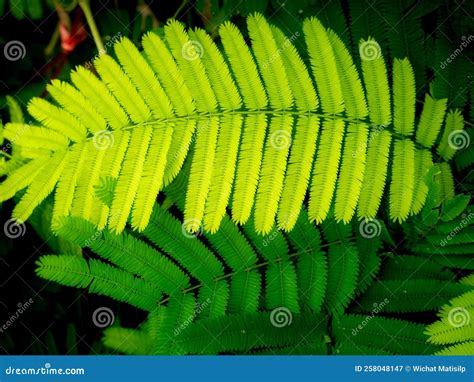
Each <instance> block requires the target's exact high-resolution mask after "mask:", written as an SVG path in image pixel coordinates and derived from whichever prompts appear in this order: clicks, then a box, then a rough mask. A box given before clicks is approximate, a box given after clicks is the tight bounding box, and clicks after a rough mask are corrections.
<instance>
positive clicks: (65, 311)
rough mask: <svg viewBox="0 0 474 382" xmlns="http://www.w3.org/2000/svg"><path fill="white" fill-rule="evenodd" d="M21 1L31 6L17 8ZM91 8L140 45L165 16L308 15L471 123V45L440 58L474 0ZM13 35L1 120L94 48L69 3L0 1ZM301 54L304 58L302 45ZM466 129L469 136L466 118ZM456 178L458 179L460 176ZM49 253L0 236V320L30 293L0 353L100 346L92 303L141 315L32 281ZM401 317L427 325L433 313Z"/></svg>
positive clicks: (0, 21) (285, 22)
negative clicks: (402, 62) (377, 53)
mask: <svg viewBox="0 0 474 382" xmlns="http://www.w3.org/2000/svg"><path fill="white" fill-rule="evenodd" d="M22 3H23V4H29V3H31V4H30V7H29V8H25V9H22V8H21V7H20V5H21V4H22ZM91 8H92V13H93V15H94V19H95V20H96V23H97V25H98V27H99V31H100V34H101V36H102V37H103V40H104V43H105V44H106V46H107V42H108V41H111V40H113V39H114V37H116V36H118V35H123V36H128V37H130V38H131V39H132V40H133V41H134V42H135V43H137V44H138V45H139V43H140V37H141V35H142V34H143V33H144V32H145V31H148V30H151V29H155V30H156V31H158V32H159V29H160V27H161V26H163V25H164V24H165V23H166V20H167V19H168V18H171V17H176V18H177V19H179V20H181V21H183V22H185V23H186V24H187V25H188V26H190V27H194V26H198V27H204V28H206V29H207V30H208V31H209V32H210V33H211V34H213V35H214V36H216V34H217V33H216V27H217V25H218V24H219V23H220V22H222V21H223V20H226V19H231V20H232V21H233V22H234V23H236V24H237V25H239V26H243V27H244V26H245V23H244V20H245V19H244V17H245V16H246V15H248V14H249V13H251V12H253V11H260V12H263V13H264V14H265V15H266V17H267V18H269V19H270V21H271V22H272V23H275V24H277V25H278V26H280V27H281V28H282V29H283V31H285V32H286V33H287V35H288V36H292V35H296V36H298V35H300V36H302V33H301V25H300V23H301V21H302V20H303V19H304V18H306V17H308V16H312V15H315V16H317V17H318V18H319V19H320V20H321V21H322V22H323V23H325V24H326V25H327V26H329V27H331V28H333V29H334V30H335V31H336V32H337V33H338V34H339V35H341V37H342V38H343V40H344V42H346V43H347V44H350V45H351V46H352V49H353V52H354V53H357V49H356V48H355V47H356V46H357V43H358V40H359V39H360V38H362V37H367V36H369V35H371V36H373V37H375V38H376V39H377V41H378V42H379V43H380V45H381V46H382V49H383V54H384V56H385V57H386V59H387V60H391V58H392V57H403V56H408V57H409V59H410V60H411V62H412V63H413V66H414V69H415V74H416V81H417V91H418V96H419V97H420V98H419V101H420V102H421V101H422V99H421V95H422V94H424V93H425V92H427V91H428V90H429V88H430V87H431V91H432V94H433V95H434V96H435V97H437V98H443V97H449V104H450V105H449V106H450V108H453V107H458V108H461V109H463V112H464V115H465V119H466V120H467V121H472V119H471V118H472V115H473V113H472V110H469V109H468V107H467V106H466V105H469V103H470V104H471V105H472V104H473V102H472V97H473V77H472V59H473V49H472V43H470V45H469V44H468V46H467V48H463V49H462V52H461V54H459V55H456V57H455V58H454V59H453V60H452V62H451V63H448V64H447V65H445V67H444V68H443V65H442V64H443V63H446V62H445V61H446V60H447V58H448V57H450V56H451V55H452V54H453V53H454V52H456V49H460V46H461V44H462V43H463V42H464V41H469V40H470V37H472V36H471V33H472V32H473V30H472V25H473V16H474V2H472V1H468V0H465V1H463V0H459V1H440V0H430V1H406V0H385V1H379V0H369V1H364V0H355V1H348V0H342V1H334V0H333V1H317V0H262V1H260V0H259V1H253V0H249V1H245V0H244V1H238V0H220V1H217V0H198V1H183V2H181V1H151V0H150V1H149V0H146V1H125V0H122V1H119V0H116V1H108V0H92V1H91ZM68 21H69V22H70V24H71V25H72V33H71V36H70V40H69V42H72V44H73V47H74V48H73V49H72V51H70V52H65V51H64V49H62V48H61V41H60V40H59V39H58V35H57V32H56V31H57V28H58V23H61V24H62V25H63V26H64V25H66V26H67V24H68ZM81 25H82V26H83V27H84V28H85V30H86V33H85V34H84V35H83V36H81V33H76V34H74V26H76V27H77V26H81ZM472 38H474V37H472ZM13 40H17V41H21V42H22V43H23V44H24V46H25V50H26V51H25V56H24V57H23V58H22V59H20V60H17V61H9V60H7V59H6V57H5V54H0V68H1V69H0V112H1V117H2V120H3V121H4V122H6V121H8V119H9V115H8V111H7V108H6V99H5V96H6V95H10V96H13V97H14V98H15V99H16V100H17V101H18V102H19V103H20V105H21V106H22V107H23V109H25V107H26V104H27V101H28V100H29V99H30V98H31V97H33V96H39V95H45V87H46V84H47V83H48V82H49V81H50V80H51V79H53V78H62V79H67V78H68V72H69V70H70V69H71V68H73V67H74V66H76V65H80V64H86V63H88V62H90V60H91V59H93V57H94V56H95V54H96V53H97V49H96V47H95V44H94V41H93V39H92V37H91V36H90V34H89V29H88V26H87V25H86V21H85V18H84V14H83V12H82V10H81V9H80V8H79V7H78V6H77V5H76V4H75V2H74V1H56V2H54V1H51V0H47V1H45V0H36V1H28V0H27V1H24V2H22V1H8V0H0V45H1V47H2V51H3V48H4V46H5V44H6V43H8V42H9V41H13ZM294 42H295V44H296V46H297V47H298V48H300V50H301V48H303V45H304V41H303V39H302V38H296V39H295V41H294ZM301 51H302V53H303V55H304V50H301ZM469 100H470V102H469ZM471 107H472V106H471ZM469 116H471V118H469ZM468 131H470V132H471V134H472V125H471V128H469V130H468ZM465 175H466V174H464V176H465ZM455 176H457V177H458V178H459V174H455ZM458 180H460V179H458ZM472 183H473V180H472V171H471V173H470V174H467V177H466V178H464V179H463V186H462V187H464V188H466V189H467V190H472ZM460 187H461V186H458V188H460ZM466 189H461V190H460V191H461V192H462V191H464V192H465V191H466ZM0 208H1V217H2V220H1V221H2V224H4V222H6V221H7V220H8V219H9V218H10V216H11V209H12V202H11V201H10V202H9V203H5V204H3V205H2V206H1V207H0ZM49 240H51V238H49ZM48 253H52V251H51V249H50V248H49V247H48V238H44V237H43V238H42V237H39V236H38V234H37V233H36V232H35V230H34V229H33V227H32V226H31V225H27V226H26V232H25V234H24V236H22V237H21V238H18V239H9V238H7V237H5V236H3V235H2V236H1V237H0V289H1V292H0V324H3V323H4V322H5V321H6V320H8V318H9V316H11V314H12V313H13V312H15V311H16V310H17V309H18V306H19V305H18V304H24V303H25V302H26V301H28V300H29V299H30V298H31V299H32V300H33V304H31V306H30V307H29V308H27V309H25V311H24V312H23V313H22V314H21V316H20V317H19V319H18V320H16V321H15V322H14V323H12V325H11V326H10V327H9V328H8V330H7V331H5V333H2V334H1V335H0V353H3V354H5V353H6V354H77V353H78V354H95V353H104V352H106V351H107V350H106V349H104V348H103V345H101V343H100V341H99V340H100V337H101V332H102V329H100V328H97V327H96V326H94V324H93V322H92V320H91V315H92V312H93V311H94V309H96V308H97V307H100V306H108V307H110V308H112V309H113V311H114V312H115V313H116V317H120V319H121V320H122V324H123V325H124V326H136V325H137V324H138V323H140V322H142V321H143V320H144V319H145V315H144V314H142V313H141V312H138V311H137V310H136V309H132V308H130V307H129V306H127V305H126V304H120V303H117V302H113V301H112V300H110V299H107V298H101V297H98V296H93V295H89V294H88V293H87V292H86V291H77V290H73V289H71V288H61V287H59V286H58V285H56V284H51V283H47V282H45V281H43V280H40V279H39V278H37V277H36V275H35V273H34V269H35V260H36V259H37V258H38V257H39V256H40V255H42V254H48ZM407 318H409V319H411V320H413V321H418V322H424V321H426V322H428V321H429V320H432V318H433V317H431V316H430V317H423V316H420V315H417V316H416V318H415V317H407ZM117 319H118V318H117Z"/></svg>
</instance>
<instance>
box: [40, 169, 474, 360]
mask: <svg viewBox="0 0 474 382" xmlns="http://www.w3.org/2000/svg"><path fill="white" fill-rule="evenodd" d="M188 171H189V165H186V166H185V169H184V171H182V172H181V173H180V175H178V178H177V179H176V181H175V182H173V183H172V184H171V185H170V186H168V187H167V189H166V195H167V198H166V199H165V201H164V202H163V203H162V204H161V205H160V204H156V205H155V206H154V208H153V212H152V219H151V222H150V224H149V225H148V226H147V228H146V229H145V230H144V231H143V232H142V233H141V234H139V235H137V234H136V233H134V232H133V231H131V230H128V229H127V230H128V232H123V233H121V234H120V235H116V234H113V233H111V232H109V231H107V230H104V231H97V230H96V229H95V227H94V226H93V224H91V223H90V222H87V221H85V220H83V219H81V218H75V217H65V218H62V219H61V221H60V223H59V225H58V228H57V229H58V231H57V232H58V234H59V236H60V237H61V238H62V239H64V240H67V241H68V242H72V243H74V244H76V245H80V246H82V247H87V248H90V249H91V250H92V251H93V252H94V253H95V254H97V255H98V256H99V258H100V260H98V259H97V258H95V256H94V257H91V258H90V259H89V260H87V259H85V258H82V257H77V256H71V255H63V256H57V255H48V256H43V257H41V258H40V259H39V261H38V269H37V273H38V275H39V276H40V277H43V278H46V279H48V280H52V281H56V282H59V283H61V284H63V285H68V286H73V287H79V288H88V290H89V292H91V293H99V294H103V295H106V296H109V297H112V298H114V299H117V300H119V301H123V302H126V303H128V304H132V305H133V306H135V307H137V308H139V309H143V310H145V311H148V312H149V318H148V320H147V321H146V322H144V323H143V325H141V327H140V328H139V329H130V328H122V327H119V326H114V327H112V328H109V329H106V331H105V336H104V339H103V341H104V344H105V345H106V346H108V347H111V348H112V349H114V350H115V351H118V352H124V353H130V354H170V353H176V354H188V353H191V354H195V353H205V354H215V353H222V352H224V353H226V352H231V353H249V352H255V351H257V352H266V353H268V354H272V353H273V354H278V353H279V352H281V353H282V354H355V353H357V354H359V353H360V354H386V353H387V354H431V353H433V352H435V351H441V347H439V346H437V345H430V344H428V343H427V342H426V341H427V340H428V336H427V335H425V334H424V333H423V332H424V330H425V329H424V326H423V325H420V324H417V323H415V322H412V321H409V320H407V319H406V318H404V316H403V315H404V314H407V313H411V312H426V311H433V310H435V309H439V308H440V307H441V306H442V305H443V304H446V303H448V301H449V300H450V299H452V298H457V296H459V295H461V294H463V293H470V292H469V291H470V290H471V289H472V288H471V287H470V286H469V284H467V283H465V282H464V283H457V282H456V281H455V280H456V275H455V273H454V272H452V271H451V270H448V269H443V267H444V266H443V264H442V263H441V264H440V263H439V262H438V259H437V258H436V257H434V258H423V254H417V253H416V252H415V253H409V252H411V251H410V248H413V243H412V242H411V241H409V242H407V243H406V245H405V246H403V248H397V251H398V252H399V253H407V254H406V255H397V254H396V253H395V252H384V247H385V248H386V245H385V246H384V245H383V243H382V240H381V238H380V237H384V236H385V235H382V236H380V237H379V235H380V234H381V233H382V230H385V229H384V228H383V225H382V224H383V223H381V222H379V221H376V224H377V225H376V227H375V228H376V231H375V233H374V231H372V230H371V229H370V227H369V228H367V227H365V226H364V224H358V223H356V222H355V221H354V222H353V224H352V225H347V224H343V223H336V222H334V220H333V219H330V220H329V221H328V222H325V223H323V225H322V231H323V239H322V238H321V237H320V232H319V230H318V228H317V227H315V226H314V225H312V224H310V223H309V222H308V219H307V216H306V214H307V213H306V211H305V210H303V211H302V212H301V214H300V216H299V217H298V220H297V223H296V225H295V229H294V230H292V231H291V232H289V233H288V234H284V233H283V232H282V231H280V230H277V229H275V230H274V231H272V232H271V233H270V234H269V235H267V236H260V235H258V234H256V233H255V231H254V230H253V229H252V227H251V223H250V222H249V223H247V224H246V225H245V226H243V230H240V229H239V228H238V227H237V226H236V225H235V224H233V223H232V222H231V219H230V217H229V216H227V215H226V216H225V217H224V219H223V222H222V226H221V228H220V229H219V230H218V231H217V232H216V233H207V232H202V233H200V234H199V235H196V236H192V235H190V234H188V233H186V231H183V227H182V225H181V224H180V222H179V220H178V219H177V218H176V217H177V216H179V215H180V214H181V212H180V210H181V209H182V208H183V206H184V198H183V196H182V189H183V185H184V184H185V183H186V182H187V179H186V174H187V173H188ZM113 187H114V182H112V181H108V182H104V185H103V187H101V188H98V189H97V194H98V195H99V196H100V198H101V200H103V201H104V203H106V204H107V203H110V201H111V200H112V198H113ZM171 200H175V202H171ZM458 212H459V214H460V213H461V212H462V210H460V211H458ZM456 217H457V215H455V216H449V221H448V222H449V223H450V224H455V223H456ZM413 219H415V218H411V220H413ZM447 220H448V219H447ZM473 220H474V219H473ZM363 223H364V222H363ZM413 223H414V222H413V221H410V222H408V223H407V226H413V225H414V224H413ZM469 223H470V224H467V225H466V226H463V227H462V230H461V232H459V233H458V235H461V234H464V233H465V232H466V233H468V232H469V230H471V224H472V222H471V221H470V222H469ZM435 227H438V228H439V229H442V228H441V227H443V225H442V224H439V223H438V224H435ZM432 229H433V230H434V228H432ZM466 230H467V231H466ZM421 235H422V233H421V231H419V232H418V233H417V234H416V237H415V234H414V233H413V234H412V238H411V240H415V241H419V240H420V236H421ZM385 241H386V242H387V243H388V244H389V243H390V242H391V239H390V237H386V238H385ZM452 245H456V244H455V243H450V244H449V245H448V248H450V247H452ZM465 245H468V244H465ZM389 248H390V246H389ZM405 251H406V252H405ZM447 253H449V251H447ZM454 253H455V251H454ZM104 260H105V261H107V263H104ZM387 315H388V316H387ZM393 315H395V318H396V319H394V316H393ZM363 331H367V332H365V333H364V335H362V334H361V335H359V334H360V333H362V332H363ZM367 333H370V335H367Z"/></svg>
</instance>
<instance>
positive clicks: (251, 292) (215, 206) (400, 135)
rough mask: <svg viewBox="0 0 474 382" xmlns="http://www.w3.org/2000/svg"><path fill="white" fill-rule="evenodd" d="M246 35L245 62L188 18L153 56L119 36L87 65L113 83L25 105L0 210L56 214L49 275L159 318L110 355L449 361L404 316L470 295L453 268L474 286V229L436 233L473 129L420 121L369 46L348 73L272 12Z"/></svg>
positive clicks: (405, 73) (447, 218) (337, 54)
mask: <svg viewBox="0 0 474 382" xmlns="http://www.w3.org/2000/svg"><path fill="white" fill-rule="evenodd" d="M248 31H249V35H250V39H251V41H252V44H251V49H250V48H249V47H248V45H247V44H246V42H245V40H244V38H243V37H242V34H241V33H240V32H239V30H238V29H237V28H236V27H235V26H234V25H232V24H230V23H225V24H224V25H223V26H222V27H221V29H220V31H219V32H220V38H221V43H222V50H220V49H219V48H218V47H217V45H216V44H215V43H214V42H213V41H212V40H211V39H210V37H209V36H208V35H207V34H206V33H205V32H204V31H202V30H199V29H197V30H194V31H189V32H186V31H185V30H184V27H183V26H182V25H181V24H179V23H177V22H175V21H171V22H169V23H168V25H167V26H166V27H165V28H164V37H163V38H162V37H159V35H158V34H153V33H149V34H147V35H146V36H145V37H144V39H143V47H144V51H143V52H140V51H138V49H137V48H135V47H134V45H133V44H132V43H131V42H130V41H129V40H127V39H122V40H121V41H120V42H119V43H118V44H116V46H115V48H114V51H115V54H116V56H117V58H118V63H117V62H116V61H115V60H114V59H113V58H111V57H109V56H101V57H100V58H98V59H97V60H95V61H94V64H95V68H96V69H97V71H98V73H99V74H100V79H99V78H97V77H96V76H94V74H92V73H91V72H89V71H87V70H85V69H84V68H82V67H78V68H77V69H76V70H75V71H74V72H73V73H72V74H71V80H72V82H73V84H74V85H75V87H74V86H72V85H70V84H68V83H65V82H61V81H58V80H55V81H53V83H52V84H51V85H49V86H48V90H49V93H50V95H51V96H52V98H53V99H54V100H55V101H56V102H57V105H56V104H53V103H52V102H49V101H46V100H44V99H40V98H36V99H33V100H32V101H31V102H30V104H29V106H28V111H29V113H30V115H31V116H32V117H33V118H35V119H36V120H37V121H38V122H39V123H40V124H41V125H40V126H35V125H30V124H25V123H24V122H22V121H16V122H15V121H14V122H13V123H10V124H7V126H6V127H5V130H4V135H5V137H6V138H7V139H8V140H9V141H10V142H11V144H12V146H13V151H12V155H11V158H10V160H8V161H6V162H5V164H4V168H5V170H4V171H5V172H6V173H7V174H8V177H7V179H6V180H5V181H4V182H3V183H2V185H0V200H2V201H3V200H6V199H9V198H11V197H13V196H14V195H15V194H17V193H18V194H19V197H20V201H19V202H18V204H17V206H16V207H15V210H14V212H13V216H14V218H16V219H18V220H20V221H23V220H26V219H27V218H28V217H29V216H30V215H31V214H32V213H33V211H34V210H35V208H36V207H37V206H38V205H39V204H40V203H42V202H43V203H44V201H45V200H46V203H48V204H49V205H50V206H51V209H52V216H51V217H49V216H48V218H47V220H48V226H49V224H51V226H52V230H53V232H54V233H55V234H57V235H58V236H59V238H60V239H61V240H63V241H64V242H66V243H69V244H71V243H72V245H71V247H68V248H67V251H68V253H70V254H67V255H64V254H63V255H59V256H58V255H50V256H43V257H41V258H40V260H39V261H38V269H37V272H38V274H39V275H40V276H41V277H43V278H46V279H48V280H53V281H56V282H59V283H61V284H64V285H68V286H73V287H79V288H87V289H88V290H89V292H92V293H98V294H103V295H106V296H109V297H112V298H114V299H116V300H118V301H121V302H125V303H128V304H131V305H133V306H135V307H137V308H140V309H142V310H145V311H147V312H148V313H149V318H148V320H147V321H146V322H145V323H144V324H143V325H142V327H141V328H140V329H138V330H137V329H128V328H121V327H113V328H109V329H107V331H106V333H105V337H104V343H105V344H106V345H108V346H109V347H111V348H113V349H115V350H117V351H120V352H125V353H132V354H137V353H140V354H142V353H151V354H168V353H178V354H183V353H223V352H232V353H249V352H267V353H268V352H270V353H279V352H282V353H290V352H295V353H310V354H327V353H330V354H332V353H339V354H354V353H366V354H367V353H377V354H382V353H383V354H385V353H386V352H387V353H396V354H408V353H413V354H420V353H433V352H435V351H440V347H438V346H436V345H431V344H427V343H426V339H427V338H428V336H427V335H426V334H424V333H423V331H424V326H423V325H422V324H420V323H415V322H412V320H410V319H409V318H407V317H406V315H407V314H409V313H411V312H420V311H423V312H425V311H428V312H429V311H433V310H436V309H439V308H440V307H441V305H442V304H445V303H448V301H449V300H451V299H452V298H455V297H456V296H459V295H460V294H462V293H466V292H468V291H469V289H470V287H469V285H465V284H460V283H457V275H456V274H455V273H454V272H453V271H452V270H450V269H445V268H444V266H447V267H449V268H455V269H459V270H468V269H472V268H471V266H470V260H469V259H468V258H467V257H466V256H464V254H468V253H470V251H471V247H472V240H469V232H470V228H468V231H467V232H466V231H463V233H462V234H458V236H457V239H456V241H453V242H452V243H450V245H449V246H447V247H446V248H445V246H443V245H439V243H438V242H437V240H438V239H439V236H436V235H437V234H439V232H443V231H442V230H443V229H446V227H445V226H443V224H444V223H446V224H451V225H453V224H455V221H456V220H455V219H456V218H457V217H458V215H459V213H460V212H461V211H462V210H463V209H464V208H465V207H466V205H467V204H468V203H469V198H466V197H464V196H462V195H461V196H457V197H455V191H454V180H453V175H452V167H451V162H450V160H451V159H452V157H453V155H454V154H455V152H456V150H455V148H454V147H453V146H452V145H450V144H449V138H450V136H451V134H452V133H453V132H459V131H461V130H462V129H463V128H464V121H463V117H462V115H461V113H460V112H459V111H458V110H452V111H449V112H447V113H446V110H447V105H448V100H447V99H445V98H442V99H437V98H436V97H435V96H433V94H432V95H430V94H427V95H426V96H425V102H424V105H423V108H422V111H421V114H420V116H419V117H417V116H416V108H415V102H416V90H415V89H416V88H415V75H417V74H418V73H419V71H415V70H414V69H413V68H412V65H411V64H410V62H409V61H408V60H407V59H405V58H402V57H399V58H395V59H394V63H393V66H392V67H391V68H388V69H387V67H386V65H385V62H384V58H383V56H382V54H381V46H380V45H379V44H378V43H377V42H376V41H375V40H374V39H372V38H368V39H367V40H362V41H361V42H360V44H359V52H360V57H361V61H360V62H359V60H356V61H357V62H356V63H354V61H353V59H352V57H351V55H350V53H349V49H347V48H346V47H345V45H344V43H343V42H342V40H341V39H340V38H339V37H338V36H337V35H336V34H335V33H334V32H333V31H331V30H328V29H326V28H325V27H323V25H322V24H321V23H320V22H319V21H318V20H317V19H314V18H312V19H309V20H307V21H305V23H304V24H303V31H304V34H305V41H306V44H307V52H306V53H307V54H308V55H309V65H307V64H306V63H305V61H303V59H302V57H301V55H300V53H299V52H298V51H297V50H296V48H294V46H293V45H292V41H290V40H289V39H288V38H287V37H285V36H284V34H283V33H282V32H281V31H280V30H279V29H278V28H276V27H274V26H272V25H270V24H268V23H267V22H266V20H265V19H264V18H263V17H262V16H260V15H259V14H256V15H253V16H251V17H249V18H248ZM383 45H384V44H382V46H383ZM392 49H393V51H392V54H393V52H396V51H397V49H398V50H400V51H402V49H400V48H397V47H395V46H394V47H393V48H392ZM308 66H309V67H310V68H311V70H309V69H308ZM358 66H360V68H361V70H362V80H363V81H361V79H360V76H359V71H358V69H357V67H358ZM313 77H314V83H315V84H314V83H313ZM389 79H391V81H389ZM389 83H391V84H392V85H391V86H389ZM443 122H444V128H443ZM415 126H416V128H415ZM441 132H442V133H441ZM188 154H189V155H188ZM470 161H471V159H469V157H468V158H467V159H466V160H465V162H464V163H465V164H466V166H469V165H470V164H471V162H472V161H471V162H470ZM183 184H187V191H186V198H184V197H183V193H184V189H185V188H186V186H185V187H183ZM25 188H26V192H24V193H22V190H23V189H25ZM385 188H388V189H389V192H387V193H386V194H387V198H385V199H388V203H387V202H386V201H384V197H383V196H384V190H385ZM53 190H54V191H55V193H54V201H52V199H51V197H50V194H51V193H52V192H53ZM307 196H308V198H307ZM157 197H158V200H159V203H156V200H157ZM163 198H165V199H163ZM229 200H232V202H231V207H232V208H231V213H230V214H229V213H228V211H227V206H228V204H229ZM50 203H51V204H50ZM385 204H386V206H385ZM381 206H383V207H382V208H381ZM376 216H383V218H384V220H385V221H386V222H387V224H390V225H391V230H390V232H391V233H393V232H395V233H397V234H400V231H397V227H399V224H400V223H403V222H408V223H407V224H402V227H403V229H404V232H402V234H403V233H405V234H406V235H407V237H409V244H410V245H403V246H402V248H403V250H402V251H401V250H400V248H398V247H397V246H395V244H394V243H393V241H392V239H391V238H390V236H389V234H388V232H387V231H386V230H385V228H384V225H383V223H382V221H381V220H377V219H375V217H376ZM386 216H387V217H386ZM439 220H441V221H443V222H444V223H441V222H440V221H439ZM314 221H315V222H316V223H318V224H320V225H321V228H322V231H323V237H324V239H323V240H321V239H320V236H319V235H320V234H319V229H318V228H317V227H316V226H315V225H313V224H311V223H312V222H314ZM181 222H182V223H181ZM275 223H276V224H275ZM367 224H373V225H375V226H376V227H377V228H379V229H380V230H382V231H383V232H384V236H385V237H384V240H385V244H384V245H382V242H381V240H380V239H379V238H372V239H370V240H368V239H367V237H365V236H364V235H363V234H362V232H361V230H362V228H361V227H363V226H364V225H367ZM238 225H241V226H242V228H239V226H238ZM48 228H49V227H48ZM439 229H441V231H439ZM192 233H194V234H196V235H197V236H198V238H195V237H194V236H193V235H192ZM262 234H263V235H266V236H262ZM366 236H367V235H366ZM425 236H426V237H425ZM150 243H153V245H151V244H150ZM78 247H87V248H90V249H91V250H92V252H94V253H96V254H97V255H98V256H99V257H100V258H101V260H98V259H97V258H96V257H95V256H93V255H92V256H91V258H88V255H89V254H90V253H89V251H88V250H86V252H85V253H86V254H87V255H86V256H77V255H75V254H74V253H76V254H77V249H78ZM441 247H442V248H443V249H440V252H441V254H442V255H443V256H441V257H440V258H433V257H432V256H431V255H432V254H433V253H436V250H437V249H438V248H441ZM57 248H58V249H57V252H61V250H62V249H61V242H59V243H58V246H57ZM427 248H428V249H427ZM408 252H410V254H409V255H399V254H398V253H408ZM426 255H430V256H429V258H424V257H423V256H426ZM104 260H105V262H104ZM443 262H444V263H443ZM447 263H449V264H447ZM413 265H415V266H416V271H415V272H413V270H412V269H413ZM379 270H380V271H379ZM377 274H378V275H379V276H378V277H379V279H377V280H375V277H376V276H377ZM440 285H441V286H442V291H440V292H436V287H438V286H440ZM387 290H389V291H390V295H389V296H388V297H387ZM427 296H428V298H427ZM356 297H357V298H356ZM385 299H388V300H389V301H388V302H385ZM196 302H198V303H199V304H200V305H198V306H197V305H196ZM270 311H271V312H270ZM374 311H375V313H374ZM282 313H283V314H286V315H287V316H286V319H287V320H288V319H289V320H290V321H291V322H290V325H289V326H288V327H280V326H282V325H281V323H280V322H279V321H278V319H279V317H281V314H282ZM379 314H380V316H378V315H379ZM376 315H377V316H376ZM393 316H395V317H396V318H393ZM368 317H370V319H368ZM400 319H401V320H400ZM192 322H194V323H192ZM362 322H364V324H363V328H362V329H359V326H361V325H362ZM357 330H367V331H368V332H369V333H370V335H367V336H359V335H358V332H357ZM354 331H356V333H355V334H354ZM209 332H212V333H218V334H217V335H216V336H214V338H213V339H211V340H210V339H209Z"/></svg>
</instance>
